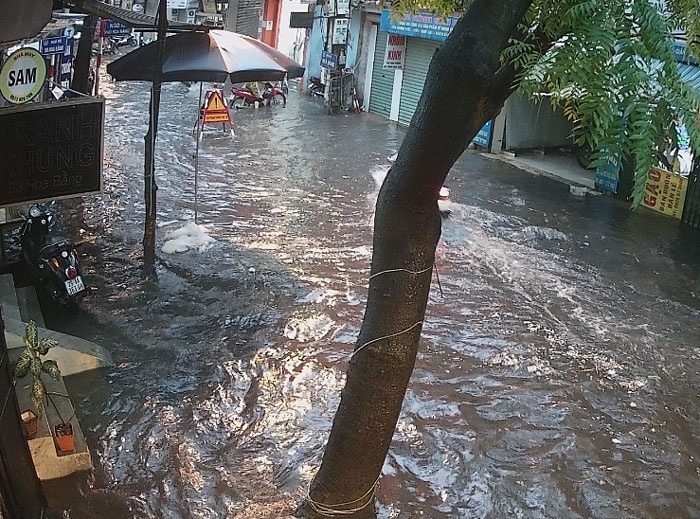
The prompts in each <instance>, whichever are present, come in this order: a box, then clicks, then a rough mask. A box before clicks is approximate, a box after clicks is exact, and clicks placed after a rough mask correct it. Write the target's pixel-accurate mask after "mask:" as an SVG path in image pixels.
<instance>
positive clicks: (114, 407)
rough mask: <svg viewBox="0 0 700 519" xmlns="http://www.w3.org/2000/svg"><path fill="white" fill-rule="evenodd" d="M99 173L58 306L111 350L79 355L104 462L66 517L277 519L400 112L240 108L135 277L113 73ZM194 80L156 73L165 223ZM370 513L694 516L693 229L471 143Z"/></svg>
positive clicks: (72, 496) (74, 488)
mask: <svg viewBox="0 0 700 519" xmlns="http://www.w3.org/2000/svg"><path fill="white" fill-rule="evenodd" d="M102 87H103V88H104V92H103V93H104V95H105V96H106V98H107V109H106V128H105V133H106V137H105V141H106V144H105V158H106V167H105V172H104V173H105V189H104V193H103V194H102V195H100V196H95V197H90V198H86V199H85V200H84V201H83V202H82V203H74V204H72V208H71V214H72V217H73V219H72V222H71V223H72V225H73V230H74V232H75V233H76V236H77V235H78V233H79V234H80V235H81V236H82V237H83V238H85V239H87V240H88V241H89V243H87V244H86V245H84V246H82V247H81V249H82V252H83V254H84V260H83V261H84V262H85V265H86V272H87V279H88V281H89V282H90V284H91V286H92V290H91V293H90V294H88V295H87V296H86V297H85V298H84V299H83V301H82V302H81V311H80V312H79V313H78V314H77V315H76V316H74V317H72V318H70V319H65V318H62V319H55V320H56V323H55V325H56V326H60V327H61V328H63V329H65V330H66V331H69V332H72V333H75V334H78V335H83V336H85V337H86V338H88V339H92V340H94V341H96V342H99V343H100V344H102V345H104V346H105V347H107V348H108V349H109V350H110V351H111V352H112V355H113V356H114V359H115V366H114V368H111V369H107V370H103V371H100V372H96V373H89V374H84V375H81V376H76V377H72V378H71V379H70V380H69V381H68V382H69V390H70V392H71V394H72V395H73V396H74V401H75V404H76V407H77V410H78V414H79V418H80V421H81V424H82V426H83V428H84V430H85V432H86V435H87V439H88V442H89V444H90V448H91V451H92V454H93V460H94V467H95V468H94V471H92V472H91V473H89V474H87V475H80V476H78V477H75V478H70V479H68V480H67V482H62V483H60V484H55V485H53V487H51V486H50V487H49V488H50V489H51V488H53V489H54V490H56V488H58V487H65V488H64V490H65V489H68V490H69V493H68V495H67V496H66V497H63V498H58V497H56V496H55V495H54V494H55V492H53V491H52V492H51V493H52V499H53V500H54V502H55V503H58V504H59V505H60V508H64V509H65V510H64V513H63V515H64V517H69V518H71V519H86V518H94V517H100V518H101V519H117V518H118V519H123V518H125V517H133V518H197V519H199V518H206V519H210V518H211V519H213V518H276V517H287V516H289V513H290V511H291V510H293V508H294V504H295V503H298V502H299V501H300V499H302V497H303V495H304V492H305V489H306V487H307V485H308V483H309V481H310V480H311V478H312V477H313V474H314V471H315V470H316V468H317V467H318V465H319V462H320V459H321V456H322V453H323V448H324V444H325V441H326V439H327V434H328V432H329V429H330V425H331V421H332V418H333V414H334V411H335V408H336V406H337V404H338V401H339V394H340V391H341V389H342V387H343V382H344V370H345V367H346V363H347V360H348V356H349V354H350V352H351V350H352V348H353V345H354V340H355V337H356V335H357V333H358V330H359V327H360V324H361V320H362V316H363V311H364V303H365V301H366V286H367V279H368V273H369V265H370V260H371V232H372V212H373V205H374V200H375V198H376V193H377V190H378V186H379V183H380V182H381V179H382V178H383V175H384V174H385V172H386V170H387V169H388V167H389V162H388V160H387V157H388V156H390V155H391V154H392V153H394V152H395V151H396V149H397V147H398V145H399V143H400V141H401V139H402V136H403V130H402V129H401V128H400V127H396V126H394V125H393V124H389V123H387V122H386V121H385V120H384V119H382V118H379V117H376V116H374V115H372V114H360V115H354V114H349V115H335V116H327V115H324V114H323V110H322V105H321V104H320V102H319V101H318V100H313V99H311V98H308V97H306V96H303V95H301V94H298V93H296V92H290V95H289V102H288V104H287V106H286V107H273V108H270V109H267V108H262V109H259V110H253V109H248V110H241V111H239V112H236V113H235V114H234V123H235V126H236V136H235V138H234V139H231V137H230V135H227V134H226V132H224V131H221V130H220V128H211V129H207V130H206V131H205V134H204V136H203V138H202V140H201V142H200V146H199V167H198V173H197V187H198V189H197V213H198V222H199V223H200V224H201V225H203V227H204V228H205V230H206V232H207V233H208V234H209V236H211V237H212V238H214V239H215V240H216V242H215V243H214V244H213V246H211V247H209V248H202V250H201V251H200V250H189V251H186V252H183V253H175V254H165V253H163V252H162V251H159V257H160V259H161V261H160V263H159V276H160V281H159V283H158V284H157V285H156V284H153V283H149V282H146V281H143V280H141V278H140V275H139V274H140V270H139V266H140V240H141V232H142V231H141V229H142V222H143V195H142V192H143V191H142V186H143V136H144V134H145V132H146V125H147V113H146V112H147V109H148V85H146V84H139V83H124V84H122V83H119V84H115V83H110V82H109V80H107V79H103V82H102ZM198 95H199V88H198V86H197V85H195V86H192V87H190V88H188V87H186V86H185V85H182V84H168V85H164V88H163V97H162V109H161V122H160V129H159V136H158V143H157V148H156V162H157V164H156V165H157V169H156V175H157V182H158V187H159V190H158V221H159V225H160V226H159V228H158V245H159V247H160V246H162V245H163V244H164V243H165V241H166V239H167V235H168V233H169V232H172V231H174V230H176V229H179V228H181V227H183V226H184V225H185V224H186V223H187V222H189V221H191V220H192V219H193V217H194V210H195V202H194V191H195V190H194V179H195V167H194V164H195V160H194V154H195V153H196V144H195V143H196V140H195V138H194V137H193V134H192V127H193V124H194V120H195V117H196V113H197V105H198ZM448 185H449V186H450V188H451V190H452V198H451V202H449V205H450V209H451V212H452V213H451V216H450V217H449V218H448V219H446V220H445V221H444V225H443V235H442V239H441V242H440V244H439V246H438V250H437V260H436V267H437V268H436V270H437V271H436V275H435V277H434V280H433V281H434V282H433V289H432V292H431V296H430V302H429V306H428V312H427V315H426V320H425V325H424V333H423V338H422V341H421V349H420V353H419V356H418V360H417V364H416V369H415V372H414V375H413V379H412V382H411V385H410V388H409V391H408V393H407V395H406V399H405V403H404V410H403V413H402V416H401V418H400V421H399V423H398V426H397V429H396V433H395V436H394V442H393V444H392V447H391V451H390V453H389V456H388V458H387V460H386V463H385V466H384V470H383V477H382V478H381V482H380V486H379V488H378V490H377V500H378V509H379V517H381V518H414V517H430V518H487V517H489V518H502V517H517V518H601V519H603V518H641V517H644V518H690V517H700V443H699V442H698V439H699V438H700V424H699V422H698V418H699V416H700V415H699V410H700V394H699V390H698V380H700V374H699V370H700V350H699V349H698V345H700V326H699V325H700V251H699V245H698V243H699V242H700V240H698V236H697V234H695V233H692V232H686V231H684V230H683V229H682V228H681V227H680V225H679V223H678V222H677V221H675V220H671V219H670V218H666V217H663V216H660V215H656V214H653V213H650V212H648V211H643V210H640V211H637V212H633V213H632V212H629V211H628V209H627V207H626V205H625V204H623V203H621V202H619V201H616V200H613V199H611V198H608V197H604V196H594V195H588V196H585V197H575V196H572V195H570V194H569V190H568V186H565V185H563V184H560V183H557V182H554V181H552V180H549V179H546V178H542V177H535V176H532V175H530V174H527V173H523V172H521V171H518V170H515V169H513V168H512V167H511V166H508V165H505V164H503V163H501V162H499V161H495V160H492V159H489V158H485V157H483V156H481V155H479V154H478V153H476V152H473V151H468V152H466V153H465V155H464V156H463V157H462V159H460V161H459V163H458V165H457V166H456V167H455V170H454V171H453V172H452V173H451V175H450V178H449V180H448Z"/></svg>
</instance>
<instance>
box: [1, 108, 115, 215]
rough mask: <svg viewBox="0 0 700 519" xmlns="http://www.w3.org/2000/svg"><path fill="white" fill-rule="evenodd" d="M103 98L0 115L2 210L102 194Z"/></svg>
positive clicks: (3, 111)
mask: <svg viewBox="0 0 700 519" xmlns="http://www.w3.org/2000/svg"><path fill="white" fill-rule="evenodd" d="M103 125H104V99H100V98H93V97H90V98H81V99H75V100H69V101H62V102H60V103H41V104H40V103H32V104H31V105H27V106H22V107H13V108H7V109H5V110H0V207H2V206H7V205H16V204H22V203H26V202H34V201H39V200H47V199H55V198H69V197H75V196H82V195H86V194H90V193H97V192H99V191H101V190H102V142H103Z"/></svg>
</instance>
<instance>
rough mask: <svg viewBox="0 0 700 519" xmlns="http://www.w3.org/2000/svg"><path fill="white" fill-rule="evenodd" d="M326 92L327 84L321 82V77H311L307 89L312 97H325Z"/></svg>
mask: <svg viewBox="0 0 700 519" xmlns="http://www.w3.org/2000/svg"><path fill="white" fill-rule="evenodd" d="M325 92H326V85H325V84H324V83H321V78H317V77H310V78H309V86H308V88H307V89H306V93H307V94H308V95H310V96H311V97H323V96H324V95H325Z"/></svg>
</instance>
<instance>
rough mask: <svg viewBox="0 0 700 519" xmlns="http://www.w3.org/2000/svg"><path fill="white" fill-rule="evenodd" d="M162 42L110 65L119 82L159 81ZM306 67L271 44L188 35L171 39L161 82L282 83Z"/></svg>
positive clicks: (220, 34) (222, 34)
mask: <svg viewBox="0 0 700 519" xmlns="http://www.w3.org/2000/svg"><path fill="white" fill-rule="evenodd" d="M157 63H158V41H154V42H151V43H149V44H148V45H146V46H144V47H141V48H139V49H136V50H134V51H132V52H130V53H128V54H126V55H125V56H123V57H121V58H119V59H118V60H115V61H113V62H112V63H110V64H109V65H107V72H108V73H109V74H110V75H111V76H112V77H113V78H114V79H115V80H117V81H153V78H154V76H155V69H156V64H157ZM303 74H304V67H302V66H301V65H299V64H298V63H297V62H296V61H294V60H292V59H291V58H288V57H287V56H285V55H284V54H282V53H281V52H280V51H278V50H277V49H275V48H273V47H270V46H269V45H267V44H266V43H263V42H261V41H258V40H256V39H253V38H250V37H249V36H245V35H243V34H238V33H235V32H230V31H218V30H214V31H209V32H182V33H178V34H175V35H173V36H168V37H167V38H166V39H165V53H164V55H163V71H162V76H161V78H160V80H161V81H209V82H223V81H225V80H226V78H227V77H230V78H231V82H233V83H242V82H245V81H279V80H282V79H283V78H284V76H285V75H287V77H289V78H296V77H301V76H302V75H303Z"/></svg>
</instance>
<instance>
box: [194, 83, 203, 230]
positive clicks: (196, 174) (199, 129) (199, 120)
mask: <svg viewBox="0 0 700 519" xmlns="http://www.w3.org/2000/svg"><path fill="white" fill-rule="evenodd" d="M202 117H203V114H202V82H201V81H200V82H199V102H198V103H197V147H196V148H195V149H196V150H197V151H196V152H195V154H194V223H197V180H198V178H199V138H200V136H201V132H202Z"/></svg>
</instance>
